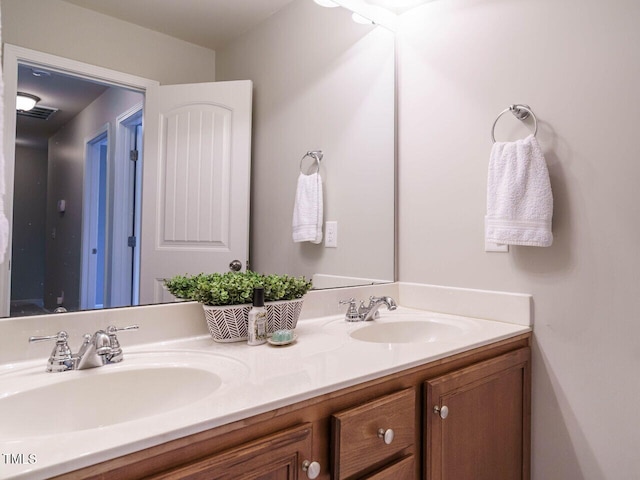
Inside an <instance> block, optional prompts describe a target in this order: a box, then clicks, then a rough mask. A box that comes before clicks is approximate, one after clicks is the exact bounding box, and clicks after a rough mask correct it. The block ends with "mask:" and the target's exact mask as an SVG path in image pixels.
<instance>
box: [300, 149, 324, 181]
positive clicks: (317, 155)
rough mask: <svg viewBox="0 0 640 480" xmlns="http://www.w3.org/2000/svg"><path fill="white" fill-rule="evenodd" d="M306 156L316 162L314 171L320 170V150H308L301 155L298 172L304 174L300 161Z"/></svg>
mask: <svg viewBox="0 0 640 480" xmlns="http://www.w3.org/2000/svg"><path fill="white" fill-rule="evenodd" d="M307 157H311V158H313V159H314V160H315V162H316V171H315V172H314V173H318V172H319V171H320V161H321V160H322V157H323V155H322V150H312V151H309V152H307V153H305V154H304V155H303V157H302V159H301V160H300V173H302V174H305V173H304V172H303V171H302V162H303V161H304V159H305V158H307ZM305 175H306V174H305Z"/></svg>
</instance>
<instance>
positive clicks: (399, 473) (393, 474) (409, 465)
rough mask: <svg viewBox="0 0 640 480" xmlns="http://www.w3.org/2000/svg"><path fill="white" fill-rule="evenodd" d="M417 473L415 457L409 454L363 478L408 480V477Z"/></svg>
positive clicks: (367, 479) (372, 479)
mask: <svg viewBox="0 0 640 480" xmlns="http://www.w3.org/2000/svg"><path fill="white" fill-rule="evenodd" d="M415 475H416V462H415V457H414V456H413V455H408V456H406V457H404V458H403V459H402V460H398V461H397V462H395V463H393V464H391V465H389V466H388V467H384V468H383V469H382V470H378V471H377V472H375V473H372V474H371V475H369V476H368V477H364V479H363V480H406V479H408V478H414V477H415Z"/></svg>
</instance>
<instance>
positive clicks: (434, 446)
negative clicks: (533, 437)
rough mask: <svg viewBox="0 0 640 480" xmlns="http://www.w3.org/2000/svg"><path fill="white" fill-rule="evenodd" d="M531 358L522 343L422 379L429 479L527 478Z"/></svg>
mask: <svg viewBox="0 0 640 480" xmlns="http://www.w3.org/2000/svg"><path fill="white" fill-rule="evenodd" d="M529 358H530V351H529V348H523V349H520V350H516V351H515V352H511V353H508V354H505V355H502V356H500V357H497V358H493V359H490V360H486V361H484V362H481V363H478V364H475V365H472V366H470V367H467V368H464V369H461V370H457V371H454V372H451V373H448V374H446V375H443V376H440V377H438V378H435V379H432V380H428V381H427V382H426V388H425V397H426V399H425V411H424V415H425V419H426V421H425V432H424V439H425V441H424V450H425V451H424V459H425V471H426V472H427V476H426V478H427V479H429V480H441V479H442V480H444V479H452V480H516V479H523V480H527V479H528V478H529V475H530V474H529V437H530V435H529V429H530V426H529V425H530V405H529V402H530V400H529V398H530V392H529V389H530V367H529Z"/></svg>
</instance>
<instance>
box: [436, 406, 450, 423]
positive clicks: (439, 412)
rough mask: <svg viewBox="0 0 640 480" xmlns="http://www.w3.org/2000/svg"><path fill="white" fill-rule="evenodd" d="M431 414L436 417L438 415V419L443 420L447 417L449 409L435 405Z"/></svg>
mask: <svg viewBox="0 0 640 480" xmlns="http://www.w3.org/2000/svg"><path fill="white" fill-rule="evenodd" d="M433 413H435V414H436V415H440V418H441V419H443V420H444V419H445V418H447V417H448V416H449V407H447V406H446V405H443V406H442V407H440V406H438V405H436V406H435V407H433Z"/></svg>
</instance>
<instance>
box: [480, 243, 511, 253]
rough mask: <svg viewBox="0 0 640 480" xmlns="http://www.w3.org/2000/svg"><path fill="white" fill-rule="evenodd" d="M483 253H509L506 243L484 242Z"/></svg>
mask: <svg viewBox="0 0 640 480" xmlns="http://www.w3.org/2000/svg"><path fill="white" fill-rule="evenodd" d="M484 251H485V252H495V253H507V252H508V251H509V245H508V244H506V243H493V242H487V241H485V242H484Z"/></svg>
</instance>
